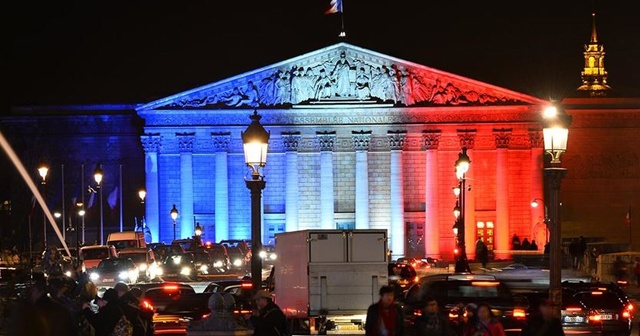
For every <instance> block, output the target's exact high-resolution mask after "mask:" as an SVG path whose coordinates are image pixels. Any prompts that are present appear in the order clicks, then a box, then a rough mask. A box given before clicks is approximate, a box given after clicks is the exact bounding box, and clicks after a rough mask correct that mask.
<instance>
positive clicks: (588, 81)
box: [578, 13, 611, 97]
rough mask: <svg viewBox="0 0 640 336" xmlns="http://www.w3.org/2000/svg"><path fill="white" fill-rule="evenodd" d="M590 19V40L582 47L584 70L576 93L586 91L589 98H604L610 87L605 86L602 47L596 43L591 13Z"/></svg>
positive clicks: (594, 19)
mask: <svg viewBox="0 0 640 336" xmlns="http://www.w3.org/2000/svg"><path fill="white" fill-rule="evenodd" d="M591 17H592V23H591V40H590V41H589V44H586V45H585V46H584V70H582V72H581V75H582V85H581V86H580V87H579V88H578V91H587V92H588V93H589V96H591V97H601V96H606V95H607V91H608V90H611V87H610V86H609V85H607V71H606V70H605V68H604V54H605V52H604V46H603V45H602V44H599V43H598V33H597V32H596V13H592V14H591Z"/></svg>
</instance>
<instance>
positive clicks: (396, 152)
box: [387, 131, 406, 259]
mask: <svg viewBox="0 0 640 336" xmlns="http://www.w3.org/2000/svg"><path fill="white" fill-rule="evenodd" d="M387 137H388V138H389V149H390V150H391V161H390V165H391V167H390V181H389V191H390V200H389V201H390V203H391V207H390V208H391V210H390V215H391V223H390V224H391V225H390V230H389V235H390V237H389V240H390V241H391V247H390V249H391V251H393V253H392V255H391V259H398V258H400V257H402V256H404V253H405V246H404V244H405V236H406V232H405V225H404V184H403V183H404V182H403V180H402V148H403V147H404V140H405V138H406V132H405V131H396V132H393V131H389V132H387Z"/></svg>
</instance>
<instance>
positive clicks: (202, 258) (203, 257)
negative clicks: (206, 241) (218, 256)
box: [195, 252, 211, 262]
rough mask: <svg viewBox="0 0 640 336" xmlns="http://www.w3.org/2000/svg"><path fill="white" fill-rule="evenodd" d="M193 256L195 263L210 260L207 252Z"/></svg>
mask: <svg viewBox="0 0 640 336" xmlns="http://www.w3.org/2000/svg"><path fill="white" fill-rule="evenodd" d="M195 256H196V261H197V262H209V259H210V258H211V257H210V256H209V254H208V253H207V252H203V253H196V254H195Z"/></svg>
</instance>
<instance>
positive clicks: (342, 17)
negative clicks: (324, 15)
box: [338, 1, 347, 37]
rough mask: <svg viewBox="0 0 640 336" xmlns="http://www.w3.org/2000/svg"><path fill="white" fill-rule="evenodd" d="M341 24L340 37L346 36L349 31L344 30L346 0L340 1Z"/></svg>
mask: <svg viewBox="0 0 640 336" xmlns="http://www.w3.org/2000/svg"><path fill="white" fill-rule="evenodd" d="M339 10H340V25H341V30H340V34H338V36H339V37H346V36H347V33H346V32H345V30H344V2H342V1H341V2H340V8H339Z"/></svg>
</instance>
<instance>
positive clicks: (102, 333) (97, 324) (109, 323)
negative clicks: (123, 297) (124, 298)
mask: <svg viewBox="0 0 640 336" xmlns="http://www.w3.org/2000/svg"><path fill="white" fill-rule="evenodd" d="M96 304H97V305H98V312H97V313H94V312H93V311H92V310H91V309H90V307H89V304H88V303H85V304H84V305H83V307H82V309H83V312H84V316H85V317H86V318H87V320H88V321H89V323H91V325H92V326H93V328H94V329H95V332H96V334H95V336H111V335H113V332H114V331H116V327H119V325H120V324H121V321H122V318H123V317H125V316H124V313H123V312H122V309H120V307H119V306H118V293H116V291H115V290H114V289H113V288H109V289H107V290H106V291H105V292H104V294H102V297H101V298H96ZM124 320H125V321H126V317H125V318H124ZM127 329H129V330H128V331H127V332H126V334H128V335H129V336H130V335H131V334H132V333H133V327H132V326H131V324H130V322H129V328H127Z"/></svg>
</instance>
